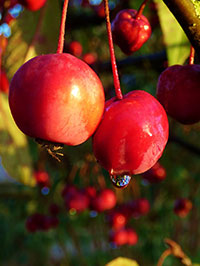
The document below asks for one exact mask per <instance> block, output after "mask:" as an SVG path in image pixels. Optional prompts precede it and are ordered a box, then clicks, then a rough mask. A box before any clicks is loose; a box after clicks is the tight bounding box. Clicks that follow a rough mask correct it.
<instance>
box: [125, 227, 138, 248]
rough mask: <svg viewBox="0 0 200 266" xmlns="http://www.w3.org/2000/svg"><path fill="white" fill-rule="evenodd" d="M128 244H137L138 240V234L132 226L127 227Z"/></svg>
mask: <svg viewBox="0 0 200 266" xmlns="http://www.w3.org/2000/svg"><path fill="white" fill-rule="evenodd" d="M126 232H127V244H128V245H131V246H132V245H135V244H137V242H138V234H137V233H136V232H135V231H134V230H133V229H132V228H127V229H126Z"/></svg>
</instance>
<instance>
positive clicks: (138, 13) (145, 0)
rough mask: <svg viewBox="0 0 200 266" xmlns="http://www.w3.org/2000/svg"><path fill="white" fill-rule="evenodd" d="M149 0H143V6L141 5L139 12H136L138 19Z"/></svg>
mask: <svg viewBox="0 0 200 266" xmlns="http://www.w3.org/2000/svg"><path fill="white" fill-rule="evenodd" d="M147 2H148V0H144V1H143V3H142V4H141V6H140V7H139V9H138V12H137V14H136V16H135V19H138V18H139V17H140V16H141V15H142V13H143V10H144V8H145V6H146V3H147Z"/></svg>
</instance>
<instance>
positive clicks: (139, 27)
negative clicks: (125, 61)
mask: <svg viewBox="0 0 200 266" xmlns="http://www.w3.org/2000/svg"><path fill="white" fill-rule="evenodd" d="M136 14H137V10H134V9H124V10H121V11H120V12H119V13H118V14H117V15H116V17H115V19H114V20H113V22H112V33H113V41H114V42H115V43H116V44H117V45H118V46H119V47H120V48H121V50H122V51H123V52H124V53H125V54H127V55H130V54H132V53H133V52H135V51H137V50H139V49H140V47H141V46H142V45H143V44H144V43H145V42H146V41H147V40H148V39H149V37H150V35H151V26H150V24H149V21H148V19H147V18H146V17H145V16H144V15H141V16H139V17H138V18H135V16H136Z"/></svg>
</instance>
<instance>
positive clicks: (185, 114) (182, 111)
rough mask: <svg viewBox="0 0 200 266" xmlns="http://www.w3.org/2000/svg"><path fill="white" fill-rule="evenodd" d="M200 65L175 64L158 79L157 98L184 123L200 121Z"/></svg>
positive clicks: (174, 116)
mask: <svg viewBox="0 0 200 266" xmlns="http://www.w3.org/2000/svg"><path fill="white" fill-rule="evenodd" d="M199 84H200V65H184V66H182V65H173V66H170V67H168V68H167V69H165V70H164V71H163V72H162V73H161V74H160V77H159V79H158V84H157V99H158V101H159V102H160V103H161V104H162V105H163V107H164V108H165V110H166V112H167V114H168V115H169V116H171V117H172V118H174V119H175V120H177V121H178V122H180V123H182V124H194V123H196V122H199V121H200V108H199V99H200V90H199Z"/></svg>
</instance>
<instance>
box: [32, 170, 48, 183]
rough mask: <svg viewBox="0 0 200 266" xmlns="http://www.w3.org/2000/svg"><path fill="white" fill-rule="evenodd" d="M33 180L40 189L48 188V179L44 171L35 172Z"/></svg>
mask: <svg viewBox="0 0 200 266" xmlns="http://www.w3.org/2000/svg"><path fill="white" fill-rule="evenodd" d="M34 178H35V180H36V182H37V184H38V185H39V186H41V187H49V186H50V177H49V174H48V173H47V172H46V171H41V170H39V171H35V172H34Z"/></svg>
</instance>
